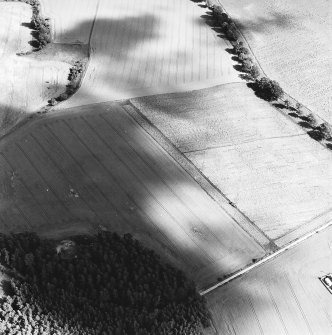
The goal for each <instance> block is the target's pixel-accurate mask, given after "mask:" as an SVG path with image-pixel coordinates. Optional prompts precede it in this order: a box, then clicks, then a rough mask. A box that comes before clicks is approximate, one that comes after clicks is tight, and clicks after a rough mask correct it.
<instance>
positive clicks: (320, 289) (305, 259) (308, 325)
mask: <svg viewBox="0 0 332 335" xmlns="http://www.w3.org/2000/svg"><path fill="white" fill-rule="evenodd" d="M331 229H332V227H331V226H330V227H326V228H325V229H324V230H323V231H321V232H319V233H318V234H315V235H313V236H311V237H310V239H307V240H305V241H302V242H301V244H299V245H297V246H296V247H295V248H293V249H291V250H288V251H287V252H285V253H283V254H282V255H279V257H278V258H275V259H273V261H270V262H267V263H265V264H263V265H261V266H260V267H258V268H255V269H253V270H251V271H250V272H249V273H247V274H244V275H243V276H242V277H239V278H237V279H236V280H234V281H232V282H230V283H228V285H226V286H224V287H222V288H219V289H216V290H215V291H213V292H211V293H208V294H207V296H206V297H207V298H208V303H209V307H210V310H211V312H212V315H213V319H214V324H215V327H216V328H217V330H218V332H219V333H220V334H229V335H242V334H253V335H254V334H255V335H256V334H262V335H279V334H308V335H316V334H318V335H325V334H329V333H330V332H331V330H332V312H331V308H330V300H331V299H330V298H331V295H330V294H329V292H328V291H327V290H326V288H325V287H324V286H323V285H322V284H321V282H320V281H319V279H318V277H319V276H322V275H324V274H325V273H329V272H332V267H331V262H330V257H331V252H332V251H331V247H332V245H331V238H332V230H331Z"/></svg>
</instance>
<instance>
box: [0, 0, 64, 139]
mask: <svg viewBox="0 0 332 335" xmlns="http://www.w3.org/2000/svg"><path fill="white" fill-rule="evenodd" d="M31 16H32V10H31V6H29V5H27V4H25V3H18V2H15V3H12V2H0V62H1V67H0V91H1V97H0V135H2V134H3V131H4V129H5V128H8V127H9V126H11V125H13V124H14V123H15V122H16V121H17V120H18V119H20V118H21V117H22V116H23V115H24V114H25V113H30V112H35V111H36V110H38V109H40V108H41V107H43V106H45V105H47V101H48V100H49V99H50V98H51V97H54V96H58V95H59V94H60V93H62V92H64V91H65V85H66V84H67V76H68V73H69V67H70V64H68V63H65V62H59V61H54V60H51V61H45V60H41V59H35V58H32V57H28V56H17V55H16V53H19V52H28V51H31V50H32V49H33V47H32V46H31V45H30V44H29V42H31V40H32V36H31V31H32V30H31V29H29V28H28V27H27V25H28V24H29V22H30V20H31Z"/></svg>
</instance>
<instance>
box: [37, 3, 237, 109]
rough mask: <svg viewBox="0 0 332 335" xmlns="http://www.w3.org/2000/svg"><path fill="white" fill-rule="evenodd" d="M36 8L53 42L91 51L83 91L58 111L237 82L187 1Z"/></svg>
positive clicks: (218, 43)
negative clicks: (48, 26) (50, 26)
mask: <svg viewBox="0 0 332 335" xmlns="http://www.w3.org/2000/svg"><path fill="white" fill-rule="evenodd" d="M42 3H43V5H44V7H43V8H44V9H45V12H46V14H47V15H49V16H50V17H52V18H53V22H54V30H55V40H56V41H57V42H64V43H68V42H70V43H74V42H78V41H79V42H81V43H86V42H87V41H88V40H90V45H91V59H90V63H89V67H88V70H87V73H86V75H85V77H84V80H83V83H82V87H81V88H80V90H79V91H78V93H77V94H75V95H74V96H73V97H72V98H71V99H69V100H68V101H66V102H65V103H63V104H62V105H61V106H59V107H60V108H61V107H73V106H79V105H84V104H89V103H94V102H103V101H110V100H116V99H122V98H129V97H133V96H143V95H148V94H154V93H164V92H176V91H178V90H184V89H188V87H196V88H202V87H206V86H212V85H213V84H217V83H225V82H235V81H239V80H240V79H239V77H238V73H237V72H236V71H235V69H234V68H233V65H234V64H236V63H235V62H234V61H232V59H231V57H230V55H229V54H228V53H227V52H226V51H225V49H226V48H227V47H230V44H229V43H228V42H227V41H225V40H223V39H221V38H219V37H218V36H217V33H216V32H214V31H213V30H212V29H211V27H210V26H209V25H208V24H207V23H206V19H207V18H208V15H206V9H205V8H202V7H200V6H198V5H197V4H195V3H193V2H192V1H190V0H181V1H179V0H167V1H164V0H141V1H132V0H122V1H116V0H100V1H93V0H90V1H83V3H82V1H80V0H58V1H53V0H44V1H42ZM85 4H86V6H85ZM63 8H66V9H68V11H67V13H65V14H64V9H63ZM91 28H93V29H92V30H91ZM59 107H57V108H59Z"/></svg>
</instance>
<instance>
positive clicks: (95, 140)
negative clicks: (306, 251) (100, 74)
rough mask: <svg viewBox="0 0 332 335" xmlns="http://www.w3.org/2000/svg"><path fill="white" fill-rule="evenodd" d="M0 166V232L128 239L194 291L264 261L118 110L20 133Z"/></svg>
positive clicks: (52, 120)
mask: <svg viewBox="0 0 332 335" xmlns="http://www.w3.org/2000/svg"><path fill="white" fill-rule="evenodd" d="M67 114H70V115H67ZM65 115H67V116H65ZM0 158H1V161H0V165H1V169H0V171H1V207H0V208H1V210H0V222H1V231H6V232H10V231H21V230H33V231H37V232H39V233H41V234H45V235H47V236H65V235H66V234H69V233H70V234H75V233H82V232H89V231H95V230H96V229H97V228H98V225H103V226H105V227H107V228H109V229H110V230H115V231H118V232H120V233H128V232H132V233H133V234H134V236H135V237H137V238H139V239H140V240H142V241H143V242H144V243H145V244H146V245H147V246H150V247H152V248H153V249H155V250H156V251H157V252H158V253H159V254H161V255H165V257H166V258H167V257H168V258H169V260H170V261H172V263H173V264H175V265H177V266H179V267H180V268H182V269H184V270H185V271H186V272H187V274H189V275H190V278H192V279H195V280H196V282H197V283H198V285H199V286H201V287H203V286H206V285H208V284H211V283H214V282H215V281H216V280H217V277H218V276H223V275H225V274H227V273H230V272H233V271H235V270H236V269H239V268H242V267H243V266H245V265H246V264H248V263H250V262H251V260H252V258H259V257H262V256H263V255H264V253H265V251H264V249H263V248H262V247H261V246H260V245H258V244H257V243H256V242H254V241H253V240H252V239H251V237H250V236H249V235H247V234H246V233H245V232H244V231H243V230H242V229H241V228H240V227H239V226H238V225H237V223H236V222H235V221H234V220H233V218H232V217H230V216H229V215H228V214H227V213H226V212H225V211H224V210H223V209H222V208H221V207H220V206H219V205H217V203H216V202H215V201H213V200H212V199H211V198H210V197H209V196H208V195H207V194H206V193H205V192H204V191H203V190H202V189H201V188H200V186H199V185H198V184H197V183H196V182H195V180H194V179H193V178H192V177H191V176H190V175H188V174H187V172H186V171H184V170H183V169H182V168H181V166H179V165H178V164H177V163H176V162H175V161H174V160H173V159H172V158H171V157H170V156H169V155H168V154H167V153H166V152H165V151H164V150H163V149H162V148H161V147H160V146H159V145H158V144H157V143H156V142H155V141H154V140H153V139H152V138H151V137H150V136H149V135H147V133H145V132H144V130H143V129H142V128H141V127H140V126H139V125H138V124H137V123H136V122H135V121H134V120H133V119H132V118H131V117H130V116H129V115H128V114H127V113H126V111H125V109H123V108H122V107H120V106H118V105H107V104H98V105H91V106H86V107H80V108H77V109H74V110H64V111H63V113H62V114H61V115H59V116H54V117H46V118H45V119H43V120H40V121H38V122H35V123H33V124H30V125H28V126H26V127H23V128H21V129H20V130H19V131H17V132H16V133H15V134H12V136H9V137H7V138H6V139H5V140H4V141H3V143H2V145H1V155H0Z"/></svg>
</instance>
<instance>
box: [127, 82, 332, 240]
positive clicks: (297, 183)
mask: <svg viewBox="0 0 332 335" xmlns="http://www.w3.org/2000/svg"><path fill="white" fill-rule="evenodd" d="M131 102H132V104H133V105H134V106H135V107H136V108H137V109H138V110H139V111H140V112H141V113H142V114H143V115H144V116H145V117H146V118H147V119H148V120H149V121H150V122H151V123H152V124H154V125H155V126H156V127H157V128H158V129H159V130H160V131H161V132H162V133H163V134H164V135H165V136H166V137H167V138H168V139H169V140H170V141H171V142H172V143H173V144H174V145H175V146H176V147H177V148H178V149H179V150H180V151H181V152H182V153H183V154H184V155H185V156H186V157H187V158H188V159H189V160H191V161H192V162H193V163H194V164H195V165H196V166H197V167H198V169H199V170H200V171H201V172H202V173H203V174H204V175H205V176H206V177H207V178H208V179H209V180H210V181H211V182H212V183H213V184H214V185H216V187H217V188H218V189H219V190H220V192H221V193H223V194H224V195H225V196H226V197H227V198H228V199H229V201H230V202H231V203H233V204H234V205H235V206H236V207H237V208H238V209H239V210H240V211H242V212H243V213H244V214H245V215H246V216H247V217H249V219H250V220H251V221H252V223H253V224H254V225H255V226H257V227H258V228H259V229H260V230H261V231H262V232H263V233H265V234H266V235H267V236H268V237H269V238H270V239H271V240H273V241H274V242H275V243H276V244H277V245H278V246H283V245H285V244H287V243H289V242H290V241H292V240H294V239H296V238H298V237H300V236H302V235H303V234H304V233H306V232H308V231H311V230H314V229H315V228H317V227H318V226H320V225H323V224H325V223H326V222H328V221H329V220H331V218H332V191H331V190H332V169H331V163H332V152H331V151H330V150H328V149H326V148H325V147H323V146H321V145H320V144H319V143H318V142H316V141H314V140H313V139H312V138H310V137H309V136H308V135H307V134H306V133H305V131H304V130H303V129H302V128H301V127H299V126H298V125H297V124H295V123H293V122H292V121H291V119H290V118H289V117H287V116H285V115H283V114H281V113H280V112H279V111H278V110H276V109H275V108H273V107H271V105H270V104H269V103H267V102H265V101H263V100H260V99H258V98H257V97H256V96H255V94H254V93H253V92H252V91H251V90H249V89H248V88H247V86H246V85H245V84H244V83H233V84H226V85H222V86H217V87H213V88H208V89H205V90H199V91H192V92H187V93H174V94H164V95H157V96H149V97H143V98H137V99H131Z"/></svg>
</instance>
